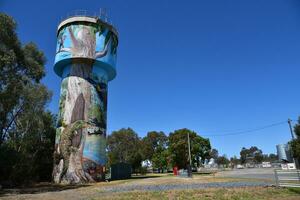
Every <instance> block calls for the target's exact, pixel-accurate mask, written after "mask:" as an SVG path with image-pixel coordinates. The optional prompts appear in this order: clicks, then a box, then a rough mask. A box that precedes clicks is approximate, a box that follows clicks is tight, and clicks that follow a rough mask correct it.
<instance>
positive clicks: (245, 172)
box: [218, 168, 275, 181]
mask: <svg viewBox="0 0 300 200" xmlns="http://www.w3.org/2000/svg"><path fill="white" fill-rule="evenodd" d="M218 176H221V177H232V178H251V179H258V180H262V179H263V180H269V181H275V176H274V168H250V169H234V170H232V171H222V172H219V173H218Z"/></svg>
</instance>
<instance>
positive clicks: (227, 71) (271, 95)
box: [0, 0, 300, 156]
mask: <svg viewBox="0 0 300 200" xmlns="http://www.w3.org/2000/svg"><path fill="white" fill-rule="evenodd" d="M100 7H105V8H107V9H108V10H109V11H110V17H111V18H112V19H113V22H115V23H117V28H118V30H119V33H120V43H119V49H118V60H117V70H118V74H117V78H116V79H115V80H113V81H112V82H110V84H109V99H108V133H110V132H111V131H112V130H117V129H120V128H122V127H131V128H133V129H134V130H135V131H136V132H137V133H138V134H139V136H144V135H145V134H146V133H147V131H151V130H162V131H165V132H166V133H169V132H170V131H173V130H175V129H179V128H184V127H186V128H189V129H192V130H194V131H196V132H198V133H199V134H200V135H211V134H223V133H228V132H224V131H228V130H229V132H232V131H231V130H233V131H234V130H247V129H252V128H257V127H261V126H264V125H268V124H272V123H276V122H280V121H283V120H286V119H287V118H288V117H290V118H292V119H297V117H298V116H299V115H300V106H299V105H300V92H299V86H300V78H299V77H300V67H299V66H300V2H299V1H297V0H244V1H241V0H205V1H200V0H199V1H196V0H195V1H174V0H172V1H163V0H158V1H154V0H153V1H138V0H137V1H129V0H126V1H124V0H114V1H112V0H110V1H100V0H95V1H92V0H89V1H78V0H77V1H74V0H73V1H63V0H59V1H37V0H26V1H17V0H4V1H3V0H1V1H0V11H1V12H5V13H7V14H9V15H11V16H13V17H14V18H15V20H16V21H17V22H18V24H19V26H18V34H19V36H20V38H21V40H22V41H23V42H28V41H34V42H35V43H37V44H38V46H39V48H40V49H41V50H43V51H44V52H45V54H46V57H47V59H48V62H47V65H46V71H47V75H46V77H45V78H44V79H43V82H44V83H45V84H46V85H47V86H48V87H49V88H50V89H51V90H52V91H53V98H52V101H51V102H50V103H49V109H50V110H51V111H52V112H54V113H57V111H58V99H59V89H60V81H61V80H60V78H59V77H58V76H56V75H55V74H54V72H53V62H54V54H55V44H56V27H57V25H58V23H59V21H60V18H61V17H65V16H66V15H67V13H69V12H71V11H74V10H76V9H86V10H88V11H89V12H91V13H94V12H97V11H98V10H99V8H100ZM0 28H2V27H0ZM223 130H224V131H223ZM215 131H216V132H215ZM209 139H210V140H211V143H212V146H213V147H214V148H217V149H218V150H219V152H220V153H221V154H227V155H228V156H232V155H239V151H240V149H241V148H242V147H243V146H245V147H250V146H251V145H256V146H258V147H259V148H261V149H262V150H263V151H264V152H265V153H271V152H276V149H275V145H276V144H278V143H285V142H287V141H288V140H289V139H290V133H289V129H288V126H287V124H282V125H278V126H274V127H272V128H268V129H264V130H261V131H257V132H253V133H251V134H244V135H234V136H226V137H225V136H218V137H217V136H211V137H209Z"/></svg>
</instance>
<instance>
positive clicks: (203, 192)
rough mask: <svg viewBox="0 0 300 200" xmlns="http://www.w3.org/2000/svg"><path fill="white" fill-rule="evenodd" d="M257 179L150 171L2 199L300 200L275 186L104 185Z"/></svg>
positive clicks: (41, 187)
mask: <svg viewBox="0 0 300 200" xmlns="http://www.w3.org/2000/svg"><path fill="white" fill-rule="evenodd" d="M233 181H248V182H249V181H250V182H251V181H257V180H254V179H253V180H252V179H244V178H226V177H218V176H213V175H204V174H195V175H194V176H193V178H192V179H191V178H179V177H174V176H173V175H171V174H147V175H137V176H133V178H131V179H127V180H117V181H111V182H99V183H93V184H87V185H73V186H72V185H57V184H51V183H45V184H38V185H34V186H32V187H28V188H20V189H16V190H14V191H10V190H2V194H1V193H0V199H2V198H3V199H9V200H10V199H13V200H16V199H20V200H21V199H22V200H24V199H30V200H32V199H43V200H64V199H73V200H79V199H94V200H101V199H106V200H108V199H117V200H121V199H154V200H155V199H204V200H250V199H255V200H271V199H272V200H273V199H274V200H279V199H280V200H281V199H286V200H300V189H286V188H275V187H243V188H207V189H186V190H167V191H156V192H155V191H141V190H135V191H130V192H107V191H106V190H105V188H113V187H119V186H128V185H129V186H130V185H168V184H192V183H209V182H233Z"/></svg>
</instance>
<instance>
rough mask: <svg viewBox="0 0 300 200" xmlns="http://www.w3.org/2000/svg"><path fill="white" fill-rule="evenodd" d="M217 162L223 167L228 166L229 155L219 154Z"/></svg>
mask: <svg viewBox="0 0 300 200" xmlns="http://www.w3.org/2000/svg"><path fill="white" fill-rule="evenodd" d="M216 163H217V164H218V165H219V166H222V167H228V165H229V160H228V158H227V156H226V155H225V154H224V155H222V156H219V157H218V158H217V160H216Z"/></svg>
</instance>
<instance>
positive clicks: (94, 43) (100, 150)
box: [53, 15, 118, 183]
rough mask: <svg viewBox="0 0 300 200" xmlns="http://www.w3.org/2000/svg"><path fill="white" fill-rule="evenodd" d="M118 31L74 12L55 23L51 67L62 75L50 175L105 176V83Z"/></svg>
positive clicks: (69, 178) (72, 179)
mask: <svg viewBox="0 0 300 200" xmlns="http://www.w3.org/2000/svg"><path fill="white" fill-rule="evenodd" d="M117 46H118V33H117V31H116V29H115V28H114V27H113V26H112V25H111V24H110V23H108V22H107V20H103V19H102V18H101V17H89V16H87V15H84V16H73V17H69V18H67V19H65V20H63V21H62V22H61V23H60V24H59V26H58V29H57V49H56V56H55V65H54V71H55V73H56V74H57V75H58V76H60V77H61V78H62V82H61V92H60V101H59V114H58V119H57V131H56V139H55V152H54V170H53V180H54V182H56V183H61V182H63V183H84V182H94V181H99V180H102V179H103V178H104V171H105V164H106V160H107V159H106V112H107V84H108V82H109V81H111V80H112V79H114V78H115V76H116V68H115V66H116V57H117Z"/></svg>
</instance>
